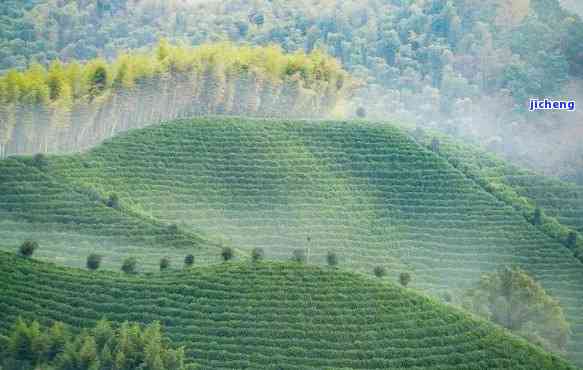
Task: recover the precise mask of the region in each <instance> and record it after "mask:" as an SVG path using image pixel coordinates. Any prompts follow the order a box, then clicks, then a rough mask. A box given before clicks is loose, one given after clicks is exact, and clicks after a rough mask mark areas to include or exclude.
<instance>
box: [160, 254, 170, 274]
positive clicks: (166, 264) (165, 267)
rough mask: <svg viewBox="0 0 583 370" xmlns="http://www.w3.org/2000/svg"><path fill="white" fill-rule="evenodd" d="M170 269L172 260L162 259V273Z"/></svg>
mask: <svg viewBox="0 0 583 370" xmlns="http://www.w3.org/2000/svg"><path fill="white" fill-rule="evenodd" d="M169 267H170V258H168V257H162V258H161V259H160V271H164V270H168V268H169Z"/></svg>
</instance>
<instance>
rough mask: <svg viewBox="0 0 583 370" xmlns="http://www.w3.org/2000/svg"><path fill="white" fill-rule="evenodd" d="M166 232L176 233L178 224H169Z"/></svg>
mask: <svg viewBox="0 0 583 370" xmlns="http://www.w3.org/2000/svg"><path fill="white" fill-rule="evenodd" d="M168 232H169V233H170V234H172V235H176V234H178V225H176V224H172V225H169V226H168Z"/></svg>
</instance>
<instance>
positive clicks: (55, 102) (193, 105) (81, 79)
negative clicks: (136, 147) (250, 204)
mask: <svg viewBox="0 0 583 370" xmlns="http://www.w3.org/2000/svg"><path fill="white" fill-rule="evenodd" d="M352 86H353V85H352V83H351V81H350V80H349V78H348V75H347V73H346V72H344V71H343V70H342V68H341V66H340V65H339V64H338V63H337V62H336V61H335V60H334V59H333V58H331V57H329V56H327V55H326V54H324V53H322V52H320V51H314V52H312V53H309V54H305V53H302V52H299V53H295V54H285V53H284V52H283V51H282V50H281V49H280V48H278V47H275V46H268V47H247V46H234V45H233V44H230V43H220V44H208V45H202V46H199V47H195V48H192V47H186V46H174V45H171V44H169V43H168V42H167V41H166V40H162V41H160V43H159V44H158V46H157V48H155V50H153V51H150V52H146V53H135V54H125V55H121V56H119V57H118V58H117V59H116V60H115V61H113V62H112V63H109V64H108V63H107V62H106V61H104V60H102V59H95V60H91V61H89V62H87V63H86V64H80V63H77V62H73V63H69V64H63V63H61V62H59V61H55V62H53V63H51V65H50V66H49V67H48V69H45V68H44V67H42V66H41V65H39V64H34V65H32V66H31V67H30V68H28V69H27V70H25V71H23V72H18V71H16V70H12V71H10V72H8V73H7V74H6V75H4V76H2V77H0V157H4V156H6V155H10V154H20V153H33V152H45V153H46V152H66V151H73V150H79V149H83V148H87V147H89V146H90V145H92V144H95V143H96V142H99V141H101V140H103V139H104V138H107V137H110V136H112V135H114V134H115V133H117V132H120V131H124V130H127V129H130V128H135V127H143V126H145V125H147V124H152V123H155V122H160V121H163V120H170V119H175V118H180V117H188V116H193V115H202V114H232V115H239V114H245V115H254V116H262V117H271V116H276V117H277V116H280V115H282V114H285V116H286V117H290V116H291V117H306V118H313V117H320V116H323V115H324V114H326V113H329V112H330V111H332V110H333V109H334V107H335V106H336V104H337V102H338V101H339V100H340V99H342V97H343V96H344V95H345V94H347V93H349V91H350V90H351V87H352Z"/></svg>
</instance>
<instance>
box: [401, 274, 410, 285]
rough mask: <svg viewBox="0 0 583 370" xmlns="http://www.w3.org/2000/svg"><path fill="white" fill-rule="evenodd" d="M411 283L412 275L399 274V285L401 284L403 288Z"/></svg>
mask: <svg viewBox="0 0 583 370" xmlns="http://www.w3.org/2000/svg"><path fill="white" fill-rule="evenodd" d="M410 282H411V274H410V273H408V272H401V273H400V274H399V283H401V285H402V286H404V287H406V286H407V285H409V283H410Z"/></svg>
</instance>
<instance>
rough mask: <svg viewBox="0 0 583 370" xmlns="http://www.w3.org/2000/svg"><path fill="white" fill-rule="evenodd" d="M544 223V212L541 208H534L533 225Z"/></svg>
mask: <svg viewBox="0 0 583 370" xmlns="http://www.w3.org/2000/svg"><path fill="white" fill-rule="evenodd" d="M542 223H543V212H542V210H541V209H540V208H536V209H535V210H534V215H533V216H532V224H533V225H537V226H538V225H542Z"/></svg>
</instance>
